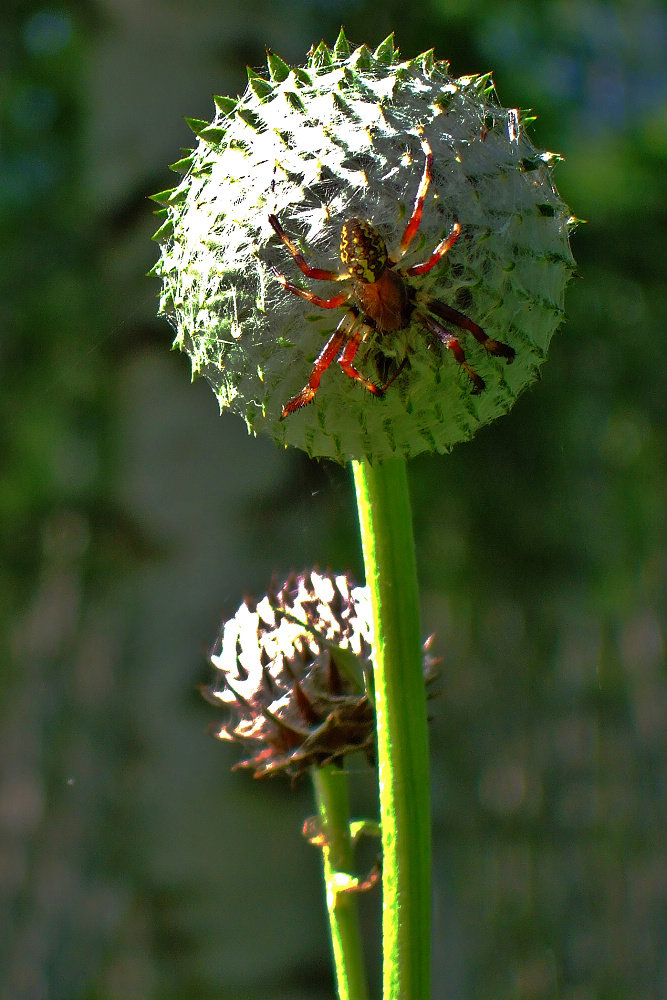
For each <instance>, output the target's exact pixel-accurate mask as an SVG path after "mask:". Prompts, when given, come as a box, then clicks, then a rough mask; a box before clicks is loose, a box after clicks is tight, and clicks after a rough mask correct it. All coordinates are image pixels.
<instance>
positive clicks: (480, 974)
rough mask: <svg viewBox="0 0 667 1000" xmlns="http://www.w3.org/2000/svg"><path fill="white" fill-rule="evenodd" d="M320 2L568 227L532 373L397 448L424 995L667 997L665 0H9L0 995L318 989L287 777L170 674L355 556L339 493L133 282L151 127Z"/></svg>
mask: <svg viewBox="0 0 667 1000" xmlns="http://www.w3.org/2000/svg"><path fill="white" fill-rule="evenodd" d="M341 22H342V23H344V24H345V27H346V31H347V34H348V37H349V38H350V39H352V40H353V41H355V42H362V41H366V42H368V43H369V44H371V45H376V44H377V43H379V42H380V41H381V40H382V39H383V38H384V37H385V36H386V35H387V34H388V33H389V32H390V31H391V30H395V32H396V36H397V42H398V44H399V45H400V47H401V50H402V52H403V54H404V55H405V56H409V55H414V54H416V53H417V52H420V51H422V50H424V49H427V48H430V47H432V46H433V47H435V50H436V54H437V56H438V57H440V58H448V59H449V60H450V61H451V63H452V70H453V72H454V73H456V74H466V73H471V72H481V71H486V70H488V69H493V70H494V77H495V81H496V85H497V88H498V91H499V95H500V99H501V101H502V102H503V103H504V104H505V105H508V106H514V105H516V106H519V107H522V108H534V109H535V110H536V111H537V113H538V114H539V118H538V121H537V123H536V124H535V126H534V128H533V135H534V138H535V141H536V143H537V144H538V145H539V146H542V147H543V148H547V149H553V150H557V151H559V152H561V153H562V154H563V155H564V156H565V163H564V164H563V165H561V166H560V167H559V168H558V171H557V176H556V180H557V183H558V186H559V189H560V191H561V193H562V195H563V197H564V198H565V199H566V201H568V203H569V204H570V206H571V207H572V210H573V212H574V213H575V214H576V215H578V216H579V217H582V218H585V219H587V220H589V221H588V224H587V225H586V226H583V227H581V228H580V229H579V230H578V231H577V233H576V234H575V237H574V241H573V244H574V251H575V255H576V257H577V260H578V263H579V268H580V277H579V278H577V279H575V280H574V281H573V282H572V284H571V286H570V289H569V295H568V300H567V313H568V319H567V323H566V324H565V325H564V327H563V328H562V330H561V332H560V333H559V334H558V336H557V337H556V339H555V341H554V344H553V348H552V351H551V358H550V360H549V362H548V363H547V364H546V366H545V368H544V374H543V380H542V382H541V383H540V384H539V385H537V386H535V387H534V388H533V389H532V390H531V391H530V392H529V393H527V394H526V395H525V396H524V397H523V398H522V399H521V400H520V402H519V404H518V405H517V406H516V407H515V409H514V410H513V411H512V413H511V414H510V415H509V416H508V417H506V418H505V419H503V420H502V421H500V422H498V423H496V424H495V425H493V426H491V427H490V428H487V429H486V430H484V431H482V432H481V433H480V434H479V435H478V437H477V438H476V439H475V441H474V442H472V443H470V444H467V445H463V446H460V447H459V448H458V449H457V450H455V452H454V453H453V454H452V455H451V456H448V457H435V458H424V459H421V460H418V461H415V462H413V463H412V466H411V481H412V490H413V503H414V513H415V524H416V533H417V541H418V553H419V564H420V576H421V582H422V588H423V619H424V634H425V635H426V634H428V633H429V632H436V633H437V643H436V650H437V652H438V653H439V654H440V655H441V656H442V657H443V665H442V676H441V683H440V688H441V694H440V696H439V697H438V698H437V700H435V701H434V702H433V703H432V713H433V722H432V742H433V770H432V783H433V800H434V837H435V841H434V848H435V870H434V989H433V1000H441V998H442V1000H445V998H446V1000H487V998H488V1000H510V998H512V1000H514V998H516V1000H523V998H526V1000H528V998H531V1000H542V998H544V1000H546V998H559V1000H560V998H564V1000H594V998H599V1000H613V998H648V997H651V998H659V1000H660V998H667V843H666V837H665V827H666V823H667V808H666V802H667V753H666V742H665V740H666V737H665V733H666V731H667V685H666V678H665V671H664V611H665V590H666V588H665V583H666V577H667V572H666V568H667V567H666V563H667V560H666V546H665V497H666V490H665V405H664V401H665V394H666V389H667V377H666V366H665V337H664V322H663V313H664V310H665V293H666V291H667V288H666V282H665V274H666V268H665V256H664V246H665V235H666V226H665V223H666V221H667V211H666V202H665V176H666V174H667V73H666V72H665V69H666V67H665V61H666V60H665V53H666V52H667V12H666V10H665V7H664V5H663V4H662V3H659V2H657V0H635V2H626V3H624V2H621V0H618V2H615V3H603V2H591V0H560V2H557V0H543V2H542V3H540V4H539V5H538V4H534V5H530V4H525V3H523V2H507V3H502V2H498V3H495V4H486V5H482V4H480V3H474V2H472V0H448V2H444V0H427V2H425V3H424V4H421V5H415V6H413V7H408V6H406V4H405V3H403V2H401V3H399V2H396V0H387V2H385V3H384V4H382V5H378V4H371V3H368V2H354V0H339V2H336V0H329V2H325V0H311V2H308V0H287V2H284V3H282V4H280V5H279V6H278V5H276V4H275V3H273V2H271V3H269V2H264V0H246V2H245V3H244V4H243V5H238V4H232V3H229V2H225V0H219V2H217V3H212V2H209V0H197V2H194V3H190V4H186V3H184V2H181V3H179V2H177V0H150V2H146V3H136V2H130V0H100V2H96V3H95V2H92V0H91V2H78V3H77V2H71V3H69V4H67V5H66V6H60V5H58V3H55V4H53V5H48V6H47V5H42V4H41V3H35V2H32V0H27V2H22V3H17V2H15V0H10V2H8V3H6V4H5V5H4V7H3V12H2V13H1V14H0V52H1V53H2V59H1V60H0V80H1V86H0V116H1V117H0V245H1V247H2V249H1V250H0V274H1V284H0V287H1V290H2V291H1V294H0V372H1V374H0V377H1V378H2V392H1V395H0V407H1V425H0V426H1V429H0V442H1V443H0V449H1V452H0V454H1V465H0V545H1V554H0V622H1V625H2V627H1V628H0V642H1V649H2V657H1V665H0V669H1V674H0V677H1V685H0V712H1V713H2V724H1V727H0V997H1V998H2V1000H79V998H82V1000H153V998H155V1000H186V998H187V1000H190V998H192V997H198V998H203V1000H209V998H210V1000H213V998H216V1000H220V998H225V1000H255V998H260V997H262V998H264V997H267V998H271V1000H287V998H291V1000H297V998H302V1000H323V998H330V997H331V996H332V995H333V993H332V981H331V973H330V968H329V957H328V942H327V931H326V923H325V918H324V909H323V903H322V899H321V892H320V883H319V859H318V856H317V852H316V851H315V850H314V849H313V848H312V847H310V846H309V845H308V844H307V843H306V842H305V841H303V840H302V839H301V836H300V832H299V831H300V825H301V822H302V820H303V818H304V817H305V816H306V815H308V813H309V812H310V811H311V810H312V808H313V807H312V802H311V796H310V788H309V786H308V783H304V784H303V785H301V786H299V787H297V788H296V789H291V788H290V787H289V785H288V783H287V782H283V781H280V780H276V781H274V782H268V783H265V784H259V783H257V782H253V781H252V779H251V778H250V776H249V775H248V774H244V773H236V774H231V773H230V767H231V765H232V764H233V762H234V761H235V760H236V759H238V754H237V753H236V752H235V750H234V748H233V747H228V746H227V745H222V744H219V743H217V742H216V741H214V740H212V739H211V738H210V737H209V736H207V734H206V728H207V725H208V724H209V723H210V722H218V721H219V718H216V717H215V710H214V709H212V708H211V707H210V706H207V705H206V704H205V703H204V702H203V701H202V700H201V698H200V696H199V694H198V692H197V685H198V683H200V682H201V681H203V680H206V679H207V678H208V670H207V666H206V654H207V650H208V649H209V648H210V647H211V645H212V643H213V640H214V638H215V635H216V631H217V628H218V623H219V621H220V619H221V617H223V616H224V615H229V614H230V613H232V612H233V611H234V610H235V608H236V607H237V605H238V604H239V602H240V600H241V598H242V596H243V594H244V593H246V592H248V591H250V592H254V593H256V594H261V593H262V592H263V591H264V589H265V587H266V585H267V584H268V582H269V580H270V577H271V575H272V573H273V572H274V571H277V572H278V574H279V575H281V574H283V573H285V572H286V571H288V570H289V569H290V568H292V567H296V568H302V567H304V566H308V565H313V564H315V563H319V564H320V565H322V566H326V565H328V566H331V567H332V568H335V569H337V570H345V569H348V570H351V571H352V572H353V573H354V574H355V575H356V576H357V578H359V579H360V578H361V573H362V569H361V561H360V554H359V545H358V541H357V528H356V522H355V513H354V507H353V500H352V493H351V487H350V481H349V475H348V472H347V470H345V469H342V468H338V467H336V466H333V465H331V464H328V463H324V464H317V463H314V462H310V461H308V460H307V459H306V458H305V457H304V456H303V455H301V454H299V453H297V452H284V453H280V452H279V451H278V450H277V449H276V448H274V446H273V445H272V444H270V443H269V442H268V441H264V440H253V439H250V438H248V437H247V436H246V433H245V428H244V426H243V425H242V424H241V422H240V421H237V420H236V419H235V418H232V417H225V418H220V417H219V416H218V412H217V404H216V402H215V399H214V397H213V394H212V393H211V392H210V390H209V389H208V387H207V386H206V384H205V383H204V382H203V381H202V382H198V383H195V384H194V385H190V381H189V363H188V361H187V359H186V358H184V357H182V356H180V355H176V354H172V353H170V351H169V347H170V331H169V329H168V327H167V325H166V324H165V323H164V322H162V321H158V320H157V319H156V318H155V315H154V314H155V308H156V297H157V292H158V287H157V282H156V281H155V280H153V279H151V280H148V279H146V278H145V277H144V274H145V272H147V271H148V270H149V268H150V267H151V266H152V264H153V263H154V260H155V258H156V256H157V249H156V247H155V245H154V244H151V242H150V239H149V237H150V235H151V233H152V231H153V229H154V228H155V226H154V220H153V218H152V215H151V207H152V206H151V205H150V203H149V202H147V201H146V200H145V199H146V195H147V194H148V193H150V192H153V191H159V190H162V189H164V188H165V187H168V186H170V185H171V184H172V183H173V179H174V175H173V174H170V173H169V171H168V170H167V169H166V166H165V165H166V164H167V163H170V162H173V161H174V160H176V159H178V157H179V147H180V146H186V145H188V144H190V143H191V142H192V136H191V133H190V132H189V130H188V128H187V126H186V125H185V123H184V122H183V116H185V115H188V116H191V117H194V118H210V117H212V114H213V103H212V100H211V95H212V94H213V93H229V94H236V93H238V92H239V91H241V90H243V89H244V87H245V80H246V76H245V65H246V64H250V65H251V66H259V65H261V64H262V63H263V62H264V58H265V57H264V47H265V45H268V46H269V47H271V48H272V49H274V50H275V51H276V52H278V53H279V54H280V55H282V56H283V58H285V59H287V60H289V61H293V62H299V61H303V58H304V56H305V53H306V51H307V49H308V48H309V47H310V45H311V44H312V43H313V42H318V41H319V40H320V39H321V38H324V39H325V40H326V41H328V42H329V43H330V44H332V43H333V42H334V41H335V38H336V35H337V34H338V30H339V27H340V24H341ZM357 770H358V773H357V774H355V796H356V798H357V800H358V801H357V805H358V808H359V809H360V810H366V811H372V810H373V809H374V808H375V806H374V787H373V776H372V775H371V774H370V773H369V772H367V771H365V770H364V768H363V765H362V763H361V762H360V763H359V767H358V769H357ZM378 906H379V898H378V897H377V896H376V897H373V896H368V897H367V898H365V899H364V900H363V901H362V908H363V914H364V919H365V920H366V921H367V924H366V927H367V934H368V939H369V952H370V953H371V954H372V956H373V965H374V975H375V976H376V977H377V968H378V957H377V953H376V950H375V937H376V935H377V929H378ZM375 981H376V983H377V978H376V980H375ZM376 995H378V993H377V989H376Z"/></svg>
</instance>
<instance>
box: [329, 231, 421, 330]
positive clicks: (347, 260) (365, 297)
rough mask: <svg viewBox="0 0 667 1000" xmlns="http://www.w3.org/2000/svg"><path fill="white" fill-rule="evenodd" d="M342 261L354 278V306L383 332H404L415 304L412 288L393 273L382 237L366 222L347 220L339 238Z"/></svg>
mask: <svg viewBox="0 0 667 1000" xmlns="http://www.w3.org/2000/svg"><path fill="white" fill-rule="evenodd" d="M340 259H341V261H342V262H343V264H345V266H346V267H347V270H348V273H349V275H350V277H351V279H352V298H353V300H354V304H355V305H356V306H357V308H358V309H359V311H360V313H362V314H363V316H364V318H365V320H366V321H370V324H369V325H372V326H373V327H374V328H375V329H376V330H378V331H379V332H380V333H392V332H395V331H397V330H404V329H405V327H406V326H408V325H409V323H410V317H411V316H412V310H413V304H412V302H411V296H410V289H409V288H408V285H407V283H406V282H405V281H403V279H402V278H401V277H400V276H399V275H398V274H396V272H395V271H393V270H391V261H390V260H389V254H388V253H387V247H386V245H385V242H384V240H383V239H382V236H381V235H380V233H379V232H378V231H377V229H376V228H375V226H373V225H371V223H370V222H368V221H367V220H366V219H348V220H347V222H346V223H345V225H344V226H343V231H342V233H341V238H340Z"/></svg>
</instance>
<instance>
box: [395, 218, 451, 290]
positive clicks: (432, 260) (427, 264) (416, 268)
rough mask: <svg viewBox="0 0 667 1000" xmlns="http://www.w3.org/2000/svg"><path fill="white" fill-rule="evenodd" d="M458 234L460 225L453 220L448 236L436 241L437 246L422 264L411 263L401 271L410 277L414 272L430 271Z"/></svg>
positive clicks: (449, 248)
mask: <svg viewBox="0 0 667 1000" xmlns="http://www.w3.org/2000/svg"><path fill="white" fill-rule="evenodd" d="M460 235H461V227H460V225H459V224H458V222H455V223H454V225H453V226H452V231H451V233H450V234H449V236H446V237H445V238H444V240H442V241H441V242H440V243H438V245H437V247H436V248H435V250H434V251H433V253H432V254H431V256H430V257H429V258H428V259H427V260H425V261H424V262H423V263H422V264H413V265H412V267H406V269H405V270H404V271H401V273H402V274H405V275H407V276H408V277H410V278H412V277H414V276H415V275H416V274H428V272H429V271H431V270H432V269H433V268H434V267H435V265H436V264H437V263H439V261H440V260H442V258H443V257H444V256H445V254H446V253H449V251H450V250H451V249H452V247H453V246H454V244H455V243H456V241H457V240H458V238H459V236H460Z"/></svg>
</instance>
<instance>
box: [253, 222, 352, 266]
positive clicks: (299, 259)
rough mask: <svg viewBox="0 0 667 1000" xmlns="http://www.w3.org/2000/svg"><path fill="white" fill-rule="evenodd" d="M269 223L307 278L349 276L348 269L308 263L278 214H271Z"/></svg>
mask: <svg viewBox="0 0 667 1000" xmlns="http://www.w3.org/2000/svg"><path fill="white" fill-rule="evenodd" d="M269 223H270V225H271V228H272V229H273V231H274V233H275V234H276V236H279V237H280V239H281V240H282V241H283V243H284V244H285V246H286V247H287V249H288V250H289V252H290V253H291V255H292V257H293V258H294V262H295V264H297V266H298V267H299V268H300V269H301V271H302V272H303V273H304V274H305V276H306V277H307V278H317V279H318V280H321V281H345V279H346V278H349V274H348V273H347V271H344V272H342V273H341V272H340V271H325V270H324V269H323V268H321V267H311V266H310V264H308V263H307V261H306V258H305V257H304V256H303V254H302V253H301V252H300V251H299V250H298V249H297V248H296V246H295V245H294V243H292V241H291V239H290V238H289V236H288V235H287V233H286V232H285V230H284V229H283V227H282V226H281V225H280V222H279V221H278V218H277V216H275V215H269Z"/></svg>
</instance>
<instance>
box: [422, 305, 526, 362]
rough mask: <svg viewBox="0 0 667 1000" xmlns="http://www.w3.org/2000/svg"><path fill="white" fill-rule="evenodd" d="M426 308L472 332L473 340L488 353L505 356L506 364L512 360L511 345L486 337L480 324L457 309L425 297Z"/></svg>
mask: <svg viewBox="0 0 667 1000" xmlns="http://www.w3.org/2000/svg"><path fill="white" fill-rule="evenodd" d="M423 304H424V305H425V306H426V308H427V309H428V310H429V311H430V312H432V313H435V315H436V316H439V317H440V319H444V320H445V321H446V322H448V323H453V324H454V326H458V327H459V328H460V329H461V330H467V331H468V332H469V333H472V335H473V337H474V338H475V340H477V341H479V343H480V344H481V345H482V347H483V348H484V350H486V351H488V352H489V354H493V355H495V356H496V357H500V358H506V359H507V364H508V365H511V364H512V362H513V361H514V357H515V351H514V348H513V347H509V346H508V345H507V344H503V343H502V341H500V340H493V339H492V338H491V337H487V335H486V333H485V332H484V330H483V329H482V328H481V326H478V325H477V323H473V321H472V320H471V319H468V317H467V316H466V315H465V314H464V313H462V312H459V311H458V309H452V307H451V306H448V305H446V304H445V303H444V302H440V301H439V300H438V299H431V298H428V299H425V300H424V303H423Z"/></svg>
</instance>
